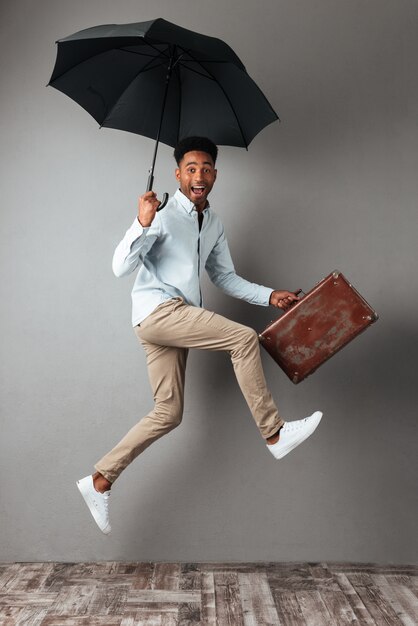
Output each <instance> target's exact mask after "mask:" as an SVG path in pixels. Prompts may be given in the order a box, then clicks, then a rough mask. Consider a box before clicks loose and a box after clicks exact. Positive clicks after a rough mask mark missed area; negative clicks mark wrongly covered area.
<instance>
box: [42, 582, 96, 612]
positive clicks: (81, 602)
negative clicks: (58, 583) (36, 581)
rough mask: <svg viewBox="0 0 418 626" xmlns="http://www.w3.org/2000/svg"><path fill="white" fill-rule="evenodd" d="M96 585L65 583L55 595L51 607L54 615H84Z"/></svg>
mask: <svg viewBox="0 0 418 626" xmlns="http://www.w3.org/2000/svg"><path fill="white" fill-rule="evenodd" d="M95 589H96V587H95V586H94V585H73V586H69V585H64V586H63V587H62V588H61V591H59V592H58V594H54V595H55V602H54V603H53V605H52V606H51V608H50V611H49V612H50V613H51V614H52V613H53V614H54V615H61V616H64V615H67V616H74V615H83V614H84V613H86V612H87V611H88V608H89V604H90V603H91V601H92V598H93V595H94V592H95Z"/></svg>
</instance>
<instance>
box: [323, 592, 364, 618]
mask: <svg viewBox="0 0 418 626" xmlns="http://www.w3.org/2000/svg"><path fill="white" fill-rule="evenodd" d="M319 593H320V595H321V598H322V601H323V603H324V604H325V606H326V607H327V609H328V612H329V614H330V615H331V621H332V623H333V624H334V625H335V626H349V625H350V624H353V625H357V626H362V624H361V622H360V621H359V620H358V618H357V616H356V614H355V613H354V611H353V609H352V608H351V605H350V603H349V601H348V600H347V598H346V597H345V595H344V593H343V592H342V591H320V592H319Z"/></svg>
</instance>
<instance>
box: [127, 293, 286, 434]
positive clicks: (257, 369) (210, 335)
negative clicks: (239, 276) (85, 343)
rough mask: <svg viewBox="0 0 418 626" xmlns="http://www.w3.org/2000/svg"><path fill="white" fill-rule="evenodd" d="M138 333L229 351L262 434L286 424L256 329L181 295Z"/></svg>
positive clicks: (179, 344)
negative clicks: (266, 374)
mask: <svg viewBox="0 0 418 626" xmlns="http://www.w3.org/2000/svg"><path fill="white" fill-rule="evenodd" d="M136 333H137V335H138V337H139V338H140V339H145V340H146V341H149V342H155V343H159V344H162V345H166V346H174V347H183V348H200V349H204V350H223V351H226V352H228V353H229V355H230V357H231V361H232V364H233V367H234V371H235V375H236V377H237V381H238V383H239V386H240V388H241V391H242V393H243V395H244V397H245V400H246V401H247V404H248V406H249V408H250V411H251V413H252V415H253V418H254V420H255V422H256V424H257V426H258V428H259V430H260V433H261V435H262V437H264V438H265V439H267V438H268V437H270V436H271V435H274V434H275V433H276V432H277V431H278V430H279V428H280V427H281V426H282V425H283V424H284V421H283V420H282V419H281V417H280V416H279V413H278V409H277V407H276V405H275V403H274V401H273V398H272V396H271V393H270V392H269V390H268V388H267V384H266V380H265V377H264V372H263V367H262V363H261V356H260V343H259V340H258V335H257V333H256V332H255V330H253V329H252V328H249V327H247V326H244V325H242V324H238V323H237V322H233V321H231V320H229V319H227V318H226V317H223V316H222V315H218V314H217V313H213V312H211V311H208V310H206V309H202V308H199V307H193V306H189V305H187V304H185V303H184V301H183V300H182V299H181V298H177V299H173V300H169V301H167V302H165V303H164V304H162V305H160V306H159V307H157V309H156V310H155V311H154V312H153V313H152V314H151V315H150V316H149V317H147V318H146V320H145V321H144V323H142V324H141V326H140V327H137V328H136Z"/></svg>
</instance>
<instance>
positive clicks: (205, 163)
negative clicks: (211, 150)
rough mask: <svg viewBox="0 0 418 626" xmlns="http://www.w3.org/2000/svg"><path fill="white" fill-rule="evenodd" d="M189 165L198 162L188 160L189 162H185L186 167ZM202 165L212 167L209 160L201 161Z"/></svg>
mask: <svg viewBox="0 0 418 626" xmlns="http://www.w3.org/2000/svg"><path fill="white" fill-rule="evenodd" d="M189 165H199V163H197V161H190V162H189V163H186V167H189ZM203 165H210V166H211V167H213V165H212V163H211V162H210V161H203Z"/></svg>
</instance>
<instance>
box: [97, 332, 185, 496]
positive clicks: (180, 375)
mask: <svg viewBox="0 0 418 626" xmlns="http://www.w3.org/2000/svg"><path fill="white" fill-rule="evenodd" d="M140 341H141V343H142V345H143V347H144V349H145V352H146V355H147V366H148V376H149V380H150V383H151V388H152V391H153V394H154V402H155V405H154V409H153V410H152V411H151V412H150V413H149V414H148V415H146V416H145V417H143V418H142V419H141V420H140V421H139V422H138V423H137V424H135V426H133V427H132V428H131V429H130V431H129V432H128V433H127V434H126V435H125V436H124V437H123V439H122V440H121V441H120V442H119V443H118V444H117V445H116V446H115V447H114V448H113V449H112V450H111V451H110V452H109V453H108V454H106V455H105V456H104V457H102V458H101V459H100V461H98V462H97V463H96V465H95V466H94V467H95V468H96V470H97V471H98V472H100V473H101V474H102V475H103V476H104V477H105V478H107V479H108V480H109V481H110V482H111V483H113V482H114V481H115V480H116V478H117V477H118V476H119V475H120V473H121V472H122V471H123V470H124V469H125V468H126V467H127V466H128V465H129V463H131V462H132V461H133V460H134V459H135V458H136V457H137V456H138V455H139V454H141V452H143V451H144V450H145V449H146V448H147V447H148V446H149V445H151V443H153V442H154V441H156V440H157V439H159V438H160V437H162V436H163V435H165V434H166V433H168V432H170V430H172V429H173V428H175V427H176V426H178V425H179V424H180V422H181V420H182V416H183V406H184V378H185V370H186V362H187V354H188V350H187V348H177V347H167V346H161V345H157V344H153V343H149V342H148V341H145V340H142V339H141V340H140Z"/></svg>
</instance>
